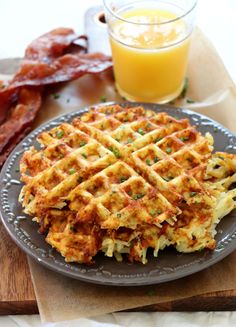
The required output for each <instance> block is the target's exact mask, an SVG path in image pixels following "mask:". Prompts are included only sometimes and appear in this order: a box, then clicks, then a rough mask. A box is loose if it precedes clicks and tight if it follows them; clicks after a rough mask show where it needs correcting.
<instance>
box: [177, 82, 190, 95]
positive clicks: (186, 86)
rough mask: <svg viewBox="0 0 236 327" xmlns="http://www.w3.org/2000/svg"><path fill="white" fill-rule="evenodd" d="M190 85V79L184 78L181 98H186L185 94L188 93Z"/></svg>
mask: <svg viewBox="0 0 236 327" xmlns="http://www.w3.org/2000/svg"><path fill="white" fill-rule="evenodd" d="M188 87H189V80H188V78H187V77H186V78H185V80H184V87H183V90H182V92H181V93H180V96H179V97H180V98H185V96H186V94H187V91H188Z"/></svg>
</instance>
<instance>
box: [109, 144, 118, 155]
mask: <svg viewBox="0 0 236 327" xmlns="http://www.w3.org/2000/svg"><path fill="white" fill-rule="evenodd" d="M109 150H110V151H111V152H113V154H114V155H115V156H116V158H120V152H119V150H117V149H114V148H113V147H112V146H110V147H109Z"/></svg>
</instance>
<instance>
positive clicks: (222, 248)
mask: <svg viewBox="0 0 236 327" xmlns="http://www.w3.org/2000/svg"><path fill="white" fill-rule="evenodd" d="M103 105H104V104H103ZM134 105H137V104H129V106H134ZM142 105H143V106H144V107H146V108H148V109H152V110H154V111H156V112H160V111H166V112H167V113H170V114H172V115H175V116H177V117H179V118H183V117H187V118H189V119H190V121H191V123H192V124H194V125H196V126H197V128H198V130H200V131H201V132H202V133H205V132H207V131H209V132H210V133H212V134H213V135H214V138H215V150H218V151H226V152H231V153H236V136H234V135H233V134H232V133H231V132H230V131H228V130H227V129H225V128H224V127H223V126H221V125H219V124H218V123H216V122H215V121H212V120H210V119H209V118H207V117H205V116H202V115H199V114H197V113H194V112H191V111H188V110H181V109H173V108H170V107H168V106H159V105H151V104H142ZM86 110H87V109H84V110H80V111H79V112H74V113H70V114H67V115H63V116H61V117H59V118H56V119H54V120H52V121H49V122H48V123H46V124H44V125H42V126H41V127H39V128H37V129H36V130H35V131H34V132H32V133H31V134H30V135H29V136H27V137H26V138H25V139H24V140H23V141H22V142H21V143H20V144H19V145H18V146H17V147H16V148H15V150H14V151H13V152H12V154H11V155H10V157H9V158H8V160H7V162H6V163H5V165H4V167H3V169H2V172H1V175H0V213H1V218H2V221H3V224H4V225H5V227H6V229H7V231H8V233H9V234H10V235H11V237H12V238H13V240H14V241H15V242H16V243H17V244H18V245H19V246H20V247H21V248H22V250H23V251H25V252H26V253H27V254H29V255H30V256H31V257H32V258H34V259H35V260H37V261H38V262H39V263H41V264H42V265H44V266H45V267H47V268H50V269H52V270H54V271H56V272H59V273H62V274H64V275H66V276H69V277H73V278H77V279H80V280H83V281H87V282H92V283H99V284H107V285H127V286H131V285H148V284H157V283H162V282H167V281H170V280H174V279H178V278H181V277H184V276H187V275H190V274H193V273H196V272H198V271H200V270H202V269H205V268H207V267H209V266H210V265H212V264H214V263H216V262H218V261H219V260H221V259H223V258H224V257H226V256H227V255H228V254H230V253H231V252H232V251H233V250H234V249H236V211H235V210H234V211H233V212H231V213H230V214H229V215H228V216H227V217H225V218H224V219H223V220H222V221H221V223H220V224H219V225H218V228H217V230H218V233H217V236H216V240H217V247H216V249H215V250H214V251H207V250H204V251H202V252H198V253H192V254H181V253H178V252H176V251H175V250H171V249H167V250H164V251H162V252H161V253H160V255H159V257H158V258H157V259H156V258H153V257H150V258H149V261H148V264H146V265H142V264H140V263H133V264H130V263H128V262H127V261H123V262H121V263H118V262H116V261H115V260H113V259H111V258H107V257H104V256H103V255H98V256H97V257H96V264H95V265H94V266H90V267H87V266H84V265H80V264H70V263H66V262H65V261H64V259H63V257H61V256H60V254H58V253H57V252H56V251H55V250H53V249H52V248H51V247H50V246H49V245H48V244H47V243H46V242H45V240H44V237H43V236H42V235H40V234H38V232H37V230H38V225H37V224H36V223H34V222H32V220H31V218H29V217H27V216H26V215H25V214H24V213H23V212H22V208H21V205H20V204H19V203H18V195H19V192H20V189H21V187H22V184H21V182H19V179H20V174H19V172H18V168H19V160H20V158H21V156H22V153H23V152H24V151H25V150H26V149H28V148H29V147H30V146H31V145H36V144H37V142H36V141H35V138H36V136H37V135H38V134H39V133H41V132H42V131H44V130H48V129H50V128H52V127H54V126H56V125H58V124H60V123H62V122H66V121H70V120H71V119H73V118H74V117H75V116H78V115H81V114H82V113H84V112H85V111H86Z"/></svg>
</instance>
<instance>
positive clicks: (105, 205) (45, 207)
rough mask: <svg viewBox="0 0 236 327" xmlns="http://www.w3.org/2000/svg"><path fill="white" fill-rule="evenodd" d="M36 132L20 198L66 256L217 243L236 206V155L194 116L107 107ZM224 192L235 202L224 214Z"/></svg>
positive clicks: (142, 257)
mask: <svg viewBox="0 0 236 327" xmlns="http://www.w3.org/2000/svg"><path fill="white" fill-rule="evenodd" d="M37 140H38V142H39V143H40V145H41V148H40V149H39V150H37V149H36V148H34V147H32V148H30V150H28V151H26V152H25V153H24V155H23V157H22V159H21V163H20V171H21V180H22V181H23V182H24V183H25V185H24V186H23V188H22V190H21V193H20V197H19V200H20V202H21V203H22V206H23V208H24V211H25V213H27V214H29V215H30V216H33V217H34V220H36V221H37V222H38V223H39V225H40V229H39V230H40V232H41V233H45V235H46V241H47V242H48V243H49V244H51V245H52V246H53V247H54V248H56V249H57V250H58V251H59V252H60V253H61V254H62V255H63V256H64V257H65V260H66V261H68V262H79V263H86V264H90V263H92V262H93V260H94V256H95V255H96V254H97V253H98V252H100V251H101V252H103V253H104V254H105V255H106V256H109V257H112V256H115V257H116V259H117V260H118V261H121V260H122V258H123V256H124V255H126V256H127V257H128V259H129V260H130V261H141V262H142V263H146V262H147V250H148V249H152V250H153V255H154V256H157V255H158V251H159V250H162V249H164V248H165V247H166V246H169V245H172V246H174V247H176V249H177V250H178V251H180V252H193V251H197V250H202V249H203V248H208V249H214V247H215V240H214V235H215V226H216V225H217V223H218V222H219V220H220V219H221V218H222V217H223V216H224V215H225V214H227V213H228V212H229V211H231V210H232V209H233V208H234V207H235V202H234V200H233V197H234V196H235V193H234V192H235V190H231V191H228V189H229V188H230V185H231V184H232V183H233V181H235V177H234V176H235V175H234V174H235V172H236V164H235V162H236V159H235V156H233V155H230V156H227V155H226V154H224V153H223V154H221V155H220V154H218V155H217V154H215V155H213V154H212V151H213V138H212V136H211V135H210V134H209V133H207V134H206V135H204V136H203V135H202V134H201V133H199V132H198V131H197V130H196V128H195V127H194V126H191V125H190V123H189V121H188V120H187V119H177V118H174V117H171V116H170V115H168V114H167V113H164V112H162V113H154V112H152V111H149V110H144V108H143V107H132V108H123V107H121V106H119V105H111V106H100V107H98V108H91V109H90V110H89V112H87V113H85V114H84V115H82V116H81V117H78V118H76V119H74V120H73V122H72V123H71V124H69V123H63V124H61V125H60V126H58V127H55V128H53V129H51V130H50V131H47V132H43V133H42V134H40V135H39V136H38V138H37ZM219 157H221V158H223V159H219ZM215 162H217V163H215ZM226 162H228V164H227V165H226ZM214 167H217V169H215V168H214ZM229 167H230V168H229ZM217 174H218V175H217ZM215 175H217V176H215ZM222 180H224V181H226V180H227V183H228V184H227V183H225V185H227V186H222V185H223V184H224V183H222ZM223 193H224V194H225V197H226V198H227V199H228V201H230V200H231V207H230V210H228V211H227V210H226V209H225V205H223V207H224V210H223V209H222V210H221V211H222V212H221V214H220V215H219V214H216V208H218V207H219V202H221V206H222V199H223V198H222V194H223ZM221 198H222V199H221ZM219 199H220V200H219ZM229 199H230V200H229ZM224 201H225V200H224ZM224 201H223V202H224ZM217 206H218V207H217ZM226 211H227V212H226Z"/></svg>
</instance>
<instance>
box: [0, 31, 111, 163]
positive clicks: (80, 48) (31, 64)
mask: <svg viewBox="0 0 236 327" xmlns="http://www.w3.org/2000/svg"><path fill="white" fill-rule="evenodd" d="M81 41H86V37H85V36H80V37H78V36H77V35H76V34H75V33H74V31H73V30H72V29H68V28H58V29H56V30H53V31H51V32H49V33H46V34H44V35H42V36H40V37H39V38H38V39H36V40H35V41H33V42H32V43H31V44H30V45H29V46H28V48H27V49H26V51H25V58H24V60H23V63H22V65H21V67H20V69H19V70H18V72H17V73H16V75H15V77H14V78H13V79H12V80H11V81H10V82H9V84H8V85H7V86H6V87H5V88H3V89H0V167H1V165H2V164H3V163H4V161H5V159H6V157H7V156H8V154H9V153H10V151H11V150H12V149H13V148H14V146H15V145H16V144H17V143H18V142H19V141H20V140H21V139H22V138H23V136H25V135H27V133H28V132H29V130H30V127H31V124H32V122H33V120H34V119H35V117H36V114H37V112H38V110H39V108H40V105H41V100H42V93H43V91H44V90H45V88H46V87H47V85H51V84H55V83H60V82H67V81H71V80H74V79H77V78H79V77H81V76H83V75H84V74H98V73H100V72H102V71H104V70H106V69H108V68H110V67H112V63H111V58H110V57H107V56H105V55H103V54H100V53H96V54H86V53H85V52H86V46H84V45H83V44H82V45H81ZM77 43H78V44H77Z"/></svg>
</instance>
